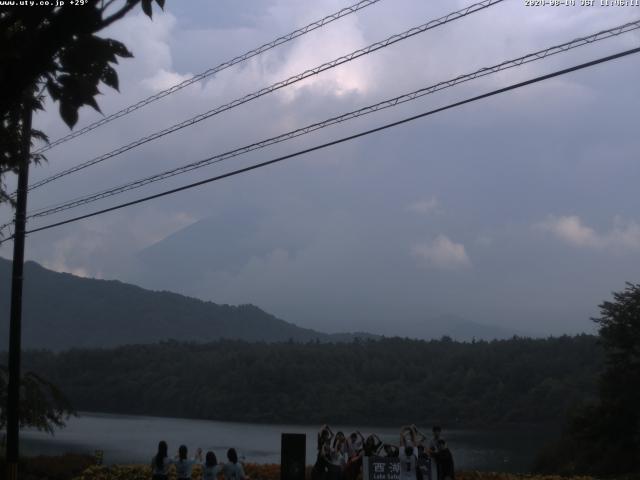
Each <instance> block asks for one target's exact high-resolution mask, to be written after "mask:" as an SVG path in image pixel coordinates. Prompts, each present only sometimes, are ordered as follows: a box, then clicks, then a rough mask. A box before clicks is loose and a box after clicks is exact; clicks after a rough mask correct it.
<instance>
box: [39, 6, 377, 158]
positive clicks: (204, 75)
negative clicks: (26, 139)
mask: <svg viewBox="0 0 640 480" xmlns="http://www.w3.org/2000/svg"><path fill="white" fill-rule="evenodd" d="M379 1H381V0H362V1H360V2H358V3H355V4H353V5H351V6H349V7H346V8H343V9H342V10H339V11H338V12H335V13H332V14H331V15H327V16H326V17H324V18H321V19H320V20H316V21H315V22H312V23H310V24H309V25H306V26H304V27H302V28H298V29H297V30H294V31H293V32H291V33H288V34H286V35H283V36H281V37H278V38H276V39H275V40H272V41H270V42H267V43H265V44H264V45H260V46H259V47H257V48H254V49H253V50H249V51H248V52H246V53H243V54H242V55H238V56H237V57H234V58H232V59H231V60H227V61H225V62H223V63H221V64H220V65H217V66H215V67H212V68H209V69H208V70H205V71H204V72H202V73H199V74H197V75H194V76H193V77H191V78H188V79H186V80H184V81H182V82H180V83H178V84H176V85H173V86H171V87H169V88H167V89H165V90H162V91H160V92H158V93H155V94H153V95H151V96H149V97H147V98H145V99H144V100H140V101H139V102H136V103H134V104H132V105H129V106H128V107H125V108H123V109H122V110H119V111H117V112H115V113H112V114H111V115H108V116H106V117H103V118H101V119H100V120H98V121H96V122H94V123H91V124H89V125H87V126H86V127H83V128H81V129H79V130H76V131H75V132H71V133H69V134H68V135H65V136H64V137H61V138H58V139H57V140H54V141H53V142H50V143H48V144H47V145H45V146H43V147H41V148H40V149H39V150H37V151H36V152H35V153H43V152H46V151H47V150H50V149H52V148H53V147H55V146H57V145H60V144H62V143H65V142H68V141H69V140H71V139H73V138H76V137H79V136H81V135H84V134H85V133H88V132H90V131H92V130H95V129H96V128H98V127H101V126H102V125H106V124H107V123H110V122H112V121H114V120H116V119H118V118H120V117H124V116H125V115H128V114H130V113H131V112H134V111H136V110H138V109H140V108H142V107H145V106H147V105H149V104H150V103H153V102H155V101H157V100H160V99H161V98H164V97H166V96H168V95H171V94H172V93H175V92H177V91H179V90H182V89H183V88H185V87H188V86H189V85H192V84H194V83H196V82H199V81H201V80H204V79H205V78H208V77H211V76H212V75H215V74H216V73H220V72H221V71H223V70H226V69H227V68H229V67H232V66H234V65H237V64H238V63H242V62H244V61H246V60H249V59H250V58H253V57H255V56H258V55H260V54H261V53H264V52H266V51H268V50H271V49H273V48H275V47H278V46H280V45H282V44H283V43H287V42H289V41H291V40H293V39H295V38H298V37H301V36H302V35H305V34H307V33H309V32H311V31H313V30H316V29H318V28H321V27H324V26H325V25H328V24H329V23H331V22H333V21H335V20H338V19H340V18H342V17H346V16H347V15H350V14H352V13H355V12H357V11H358V10H362V9H363V8H366V7H368V6H370V5H373V4H374V3H378V2H379Z"/></svg>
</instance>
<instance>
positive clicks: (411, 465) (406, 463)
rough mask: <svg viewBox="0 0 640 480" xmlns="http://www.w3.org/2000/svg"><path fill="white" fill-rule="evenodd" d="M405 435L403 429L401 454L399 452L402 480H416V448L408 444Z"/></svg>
mask: <svg viewBox="0 0 640 480" xmlns="http://www.w3.org/2000/svg"><path fill="white" fill-rule="evenodd" d="M404 434H405V431H404V429H403V431H402V432H401V433H400V452H398V458H399V459H400V480H416V478H417V477H416V467H417V465H418V458H417V457H416V454H417V451H416V447H414V446H413V445H408V444H407V440H406V438H405V436H404Z"/></svg>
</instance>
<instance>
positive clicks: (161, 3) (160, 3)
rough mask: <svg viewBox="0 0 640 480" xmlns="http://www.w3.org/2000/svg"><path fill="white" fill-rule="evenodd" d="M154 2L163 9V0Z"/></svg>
mask: <svg viewBox="0 0 640 480" xmlns="http://www.w3.org/2000/svg"><path fill="white" fill-rule="evenodd" d="M156 3H157V4H158V6H159V7H160V8H161V9H163V10H164V0H156Z"/></svg>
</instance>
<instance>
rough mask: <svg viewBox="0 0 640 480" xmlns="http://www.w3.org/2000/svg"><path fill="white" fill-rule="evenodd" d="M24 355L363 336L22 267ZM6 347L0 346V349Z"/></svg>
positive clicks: (1, 306)
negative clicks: (220, 341)
mask: <svg viewBox="0 0 640 480" xmlns="http://www.w3.org/2000/svg"><path fill="white" fill-rule="evenodd" d="M10 278H11V262H10V261H8V260H5V259H1V258H0V311H1V312H4V315H3V317H4V318H5V321H3V322H2V323H1V324H0V337H1V338H5V339H6V338H8V325H9V322H8V318H9V305H10V303H9V299H10V284H11V282H10ZM23 300H24V302H23V326H22V341H23V346H24V347H25V348H46V349H51V350H63V349H68V348H73V347H82V348H95V347H99V348H106V347H113V346H117V345H124V344H140V343H155V342H158V341H162V340H168V339H175V340H180V341H194V342H209V341H213V340H217V339H221V338H227V339H242V340H246V341H251V342H252V341H265V342H276V341H287V340H289V339H291V340H294V341H300V342H306V341H313V340H316V339H317V340H319V341H321V342H331V341H351V340H353V339H354V338H355V337H356V336H357V337H362V338H371V337H373V336H372V335H368V334H335V335H331V334H326V333H321V332H317V331H315V330H311V329H306V328H301V327H298V326H296V325H294V324H292V323H288V322H285V321H284V320H281V319H279V318H276V317H274V316H273V315H270V314H268V313H267V312H264V311H263V310H261V309H259V308H258V307H256V306H253V305H240V306H231V305H218V304H215V303H212V302H205V301H202V300H198V299H195V298H190V297H186V296H183V295H179V294H176V293H171V292H166V291H161V292H156V291H151V290H145V289H143V288H140V287H137V286H135V285H129V284H126V283H122V282H119V281H115V280H96V279H89V278H81V277H76V276H74V275H70V274H67V273H57V272H53V271H51V270H47V269H46V268H44V267H42V266H40V265H38V264H37V263H35V262H26V263H25V284H24V296H23ZM4 348H6V345H2V346H0V349H4Z"/></svg>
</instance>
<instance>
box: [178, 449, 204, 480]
mask: <svg viewBox="0 0 640 480" xmlns="http://www.w3.org/2000/svg"><path fill="white" fill-rule="evenodd" d="M201 459H202V449H200V448H199V449H198V452H197V453H196V456H195V458H194V459H193V460H189V459H188V458H187V446H186V445H180V448H178V459H177V460H176V461H175V462H174V464H175V466H176V477H177V478H178V480H191V472H192V471H193V466H194V465H195V464H196V463H198V462H199V461H200V460H201Z"/></svg>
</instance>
